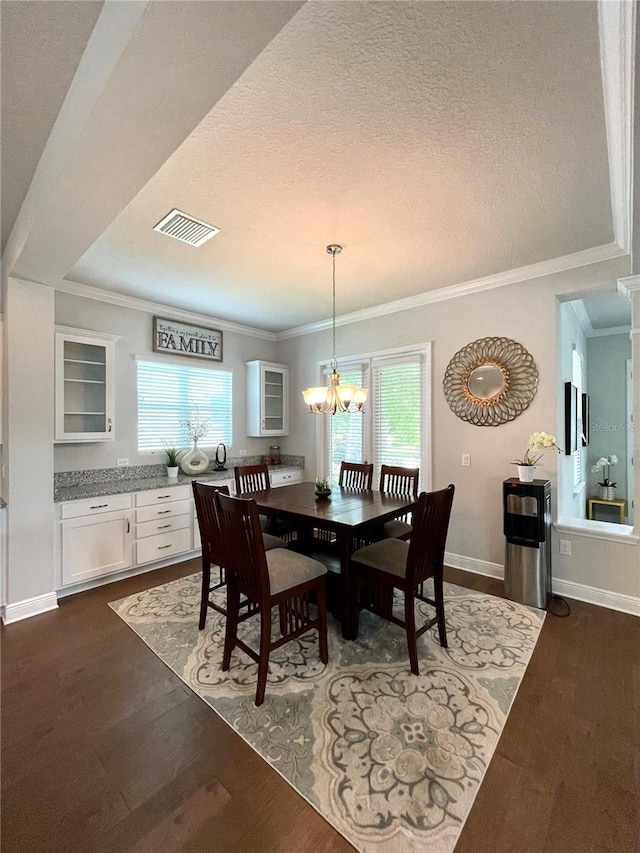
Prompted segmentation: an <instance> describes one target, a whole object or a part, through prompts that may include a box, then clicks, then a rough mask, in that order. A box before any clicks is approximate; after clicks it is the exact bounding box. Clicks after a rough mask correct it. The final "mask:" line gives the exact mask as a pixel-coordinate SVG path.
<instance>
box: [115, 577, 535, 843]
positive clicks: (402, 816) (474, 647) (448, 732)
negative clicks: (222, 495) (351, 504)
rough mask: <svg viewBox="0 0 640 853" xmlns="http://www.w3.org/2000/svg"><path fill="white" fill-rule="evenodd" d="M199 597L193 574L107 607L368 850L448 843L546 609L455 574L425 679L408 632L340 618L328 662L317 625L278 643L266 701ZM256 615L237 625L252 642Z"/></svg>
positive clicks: (421, 649) (423, 660)
mask: <svg viewBox="0 0 640 853" xmlns="http://www.w3.org/2000/svg"><path fill="white" fill-rule="evenodd" d="M199 597H200V575H198V574H194V575H191V576H189V577H185V578H182V579H180V580H176V581H172V582H171V583H167V584H164V585H162V586H158V587H155V588H154V589H149V590H146V591H144V592H140V593H138V594H136V595H132V596H129V597H128V598H124V599H122V600H120V601H116V602H113V603H112V604H111V605H110V606H111V607H112V608H113V609H114V610H115V612H116V613H117V614H118V616H120V618H121V619H123V620H124V622H126V624H127V625H128V626H129V627H130V628H131V629H132V630H133V631H135V632H136V634H138V636H139V637H140V638H141V639H142V640H144V642H145V643H146V644H147V645H148V646H149V648H150V649H151V650H152V651H153V652H155V654H156V655H158V657H159V658H160V659H161V660H162V661H164V663H166V664H167V666H169V667H170V668H171V669H172V670H173V671H174V672H175V673H176V675H178V676H179V677H180V678H181V679H182V680H183V681H184V682H185V683H186V684H187V685H188V686H189V687H190V688H191V689H192V690H193V691H194V692H195V693H196V694H197V695H198V696H200V697H201V698H202V699H203V700H204V701H205V702H206V703H207V704H209V705H210V706H211V707H212V708H213V709H214V711H216V712H217V713H218V714H219V715H220V716H221V717H222V718H223V719H224V720H225V721H226V722H227V723H228V724H229V725H230V726H232V727H233V728H234V729H235V731H237V732H238V734H240V735H241V736H242V737H243V738H244V740H245V741H247V743H249V744H250V745H251V746H252V747H253V749H255V750H256V752H257V753H258V754H259V755H261V756H262V757H263V758H264V759H265V761H268V762H269V764H270V765H271V766H272V767H273V768H274V769H275V770H277V771H278V772H279V773H280V774H281V775H282V776H283V777H284V778H285V779H286V780H287V781H288V782H289V783H290V784H291V785H292V786H293V787H294V788H295V790H296V791H298V793H300V794H301V795H302V796H303V797H304V798H305V799H306V800H307V801H308V802H309V803H310V804H311V805H312V806H314V808H316V809H317V810H318V811H319V812H320V814H321V815H323V817H325V818H326V820H328V821H329V823H330V824H331V825H332V826H334V827H335V828H336V829H337V830H338V832H340V833H342V835H344V836H345V838H347V840H348V841H350V842H351V844H353V846H354V847H356V848H357V849H358V850H359V851H362V853H373V851H375V853H417V851H421V853H424V851H429V853H451V851H452V850H453V848H454V847H455V844H456V841H457V839H458V837H459V835H460V832H461V831H462V827H463V825H464V821H465V819H466V817H467V815H468V813H469V811H470V809H471V806H472V804H473V801H474V798H475V796H476V793H477V792H478V788H479V787H480V783H481V782H482V779H483V776H484V774H485V772H486V770H487V767H488V765H489V762H490V760H491V756H492V755H493V752H494V750H495V747H496V744H497V742H498V739H499V737H500V733H501V731H502V729H503V727H504V724H505V721H506V718H507V715H508V713H509V710H510V708H511V705H512V703H513V700H514V698H515V695H516V692H517V690H518V687H519V685H520V682H521V680H522V677H523V675H524V672H525V669H526V667H527V664H528V662H529V659H530V657H531V654H532V652H533V649H534V646H535V644H536V641H537V638H538V635H539V633H540V630H541V628H542V623H543V621H544V616H545V614H544V612H543V611H540V610H535V609H534V608H530V607H525V606H523V605H520V604H516V603H514V602H512V601H505V600H504V599H501V598H496V597H495V596H489V595H484V594H482V593H479V592H474V591H470V590H467V589H463V588H462V587H458V586H453V585H452V584H445V610H446V620H447V634H448V640H449V648H448V649H442V648H441V647H440V645H439V643H438V641H437V636H436V633H435V628H434V629H433V630H432V631H428V632H427V633H426V634H424V635H423V636H422V637H421V638H420V640H419V641H418V655H419V660H420V675H419V676H414V675H412V674H411V671H410V670H409V665H408V657H407V650H406V642H405V635H404V631H403V630H402V629H400V628H398V627H396V626H394V625H391V624H389V623H387V622H384V621H382V620H380V619H378V618H377V617H376V616H373V615H372V614H369V613H363V614H362V615H361V617H360V632H359V637H358V639H357V640H356V641H355V642H349V641H346V640H343V639H342V636H341V634H340V630H339V625H338V624H337V623H336V622H335V621H334V620H332V619H331V617H330V624H329V664H328V665H327V666H323V665H322V664H321V663H320V660H319V656H318V639H317V633H316V632H315V631H312V632H310V633H309V634H307V635H305V636H303V637H301V638H299V639H298V640H294V641H292V642H291V643H288V644H286V645H284V646H282V647H281V648H279V649H277V650H276V652H274V653H272V655H271V660H270V667H269V678H268V681H267V690H266V697H265V702H264V704H263V705H262V706H261V707H260V708H256V707H255V705H254V695H255V685H256V678H257V666H256V664H255V663H253V661H251V660H250V659H249V658H248V657H247V656H246V655H244V654H243V653H242V652H241V651H239V650H238V649H236V650H235V651H234V653H233V655H232V659H231V668H230V670H229V671H228V672H226V673H225V672H222V670H221V669H220V663H221V660H222V648H223V641H224V622H225V618H224V616H222V615H220V614H218V613H217V612H215V611H211V610H210V611H209V615H208V617H207V626H206V628H205V630H203V631H198V610H199ZM423 608H425V609H426V608H428V606H427V605H423V604H419V605H418V610H419V611H421V612H422V609H423ZM425 612H426V610H425ZM274 621H275V624H277V619H275V620H274ZM258 623H259V619H250V620H248V621H247V622H245V623H243V624H242V625H241V629H244V635H243V638H244V639H245V642H248V643H250V644H252V645H253V647H254V648H257V647H258V636H259V632H258V630H257V628H258Z"/></svg>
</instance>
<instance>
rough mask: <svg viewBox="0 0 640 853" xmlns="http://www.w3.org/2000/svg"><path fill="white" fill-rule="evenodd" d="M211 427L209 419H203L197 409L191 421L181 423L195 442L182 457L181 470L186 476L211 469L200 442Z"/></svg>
mask: <svg viewBox="0 0 640 853" xmlns="http://www.w3.org/2000/svg"><path fill="white" fill-rule="evenodd" d="M210 425H211V421H210V420H209V418H202V417H201V416H200V411H199V409H198V408H197V407H196V409H195V412H194V414H193V415H192V416H191V418H190V419H189V420H184V421H181V422H180V426H182V427H184V428H185V429H186V431H187V435H188V436H189V438H190V439H191V441H192V442H193V447H192V448H191V450H187V451H186V452H185V453H183V454H182V456H181V457H180V463H179V464H180V468H182V470H183V471H184V473H185V474H201V473H202V472H203V471H206V470H207V468H208V467H209V457H208V456H207V454H206V453H205V452H204V450H200V448H199V447H198V441H199V440H200V439H201V438H204V437H205V435H206V434H207V433H208V432H209V427H210Z"/></svg>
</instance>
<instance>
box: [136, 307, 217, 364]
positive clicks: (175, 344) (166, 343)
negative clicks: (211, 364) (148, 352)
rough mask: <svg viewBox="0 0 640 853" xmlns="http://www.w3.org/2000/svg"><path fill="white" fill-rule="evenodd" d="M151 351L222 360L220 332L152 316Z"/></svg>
mask: <svg viewBox="0 0 640 853" xmlns="http://www.w3.org/2000/svg"><path fill="white" fill-rule="evenodd" d="M153 351H154V352H164V353H169V354H170V355H188V356H190V357H191V358H200V359H204V360H206V361H222V332H220V331H218V330H217V329H206V328H205V327H204V326H194V325H192V324H189V325H187V324H186V323H178V322H177V320H165V319H164V318H162V317H154V318H153Z"/></svg>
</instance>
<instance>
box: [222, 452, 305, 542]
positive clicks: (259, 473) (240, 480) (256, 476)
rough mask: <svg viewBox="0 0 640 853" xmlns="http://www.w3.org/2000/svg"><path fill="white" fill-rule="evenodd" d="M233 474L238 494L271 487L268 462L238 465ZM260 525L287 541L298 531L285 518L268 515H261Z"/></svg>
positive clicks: (261, 490) (291, 539)
mask: <svg viewBox="0 0 640 853" xmlns="http://www.w3.org/2000/svg"><path fill="white" fill-rule="evenodd" d="M233 474H234V477H235V481H236V494H237V495H244V494H247V493H248V492H263V491H265V490H266V489H270V488H271V477H270V476H269V466H268V465H267V464H266V462H260V463H258V464H257V465H236V467H235V468H234V469H233ZM260 526H261V527H262V529H263V530H264V531H266V532H267V533H270V534H271V535H272V536H279V537H280V538H281V539H284V540H285V542H287V543H289V542H292V541H293V539H294V536H295V532H296V527H295V525H294V524H291V522H290V521H286V520H285V519H283V518H267V516H265V515H261V516H260Z"/></svg>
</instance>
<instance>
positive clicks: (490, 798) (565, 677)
mask: <svg viewBox="0 0 640 853" xmlns="http://www.w3.org/2000/svg"><path fill="white" fill-rule="evenodd" d="M198 568H199V563H198V561H195V560H194V561H191V562H189V563H182V564H179V565H177V566H173V567H169V568H167V569H162V570H159V571H156V572H153V573H150V574H146V575H139V576H137V577H134V578H130V579H128V580H126V581H121V582H119V583H115V584H110V585H108V586H103V587H100V588H98V589H94V590H91V591H90V592H86V593H81V594H78V595H75V596H71V597H69V598H66V599H62V600H61V603H60V608H59V609H58V610H57V611H54V612H51V613H46V614H43V615H41V616H37V617H34V618H33V619H28V620H26V621H24V622H19V623H16V624H14V625H10V626H8V627H6V628H3V629H2V633H1V637H2V830H1V832H2V835H1V841H2V851H3V853H39V851H43V853H44V851H47V853H53V851H65V853H72V851H96V853H121V851H122V853H124V851H127V853H134V851H135V853H174V852H175V851H185V853H186V851H193V853H200V851H203V853H204V851H207V853H231V851H237V853H252V851H256V853H258V852H259V853H346V852H347V851H353V848H352V847H351V846H350V845H349V844H348V843H347V842H346V841H345V840H344V839H343V838H342V837H341V836H340V835H338V833H336V832H335V831H334V830H333V829H332V828H331V827H330V826H329V824H327V823H326V822H325V821H324V820H323V818H322V817H321V816H320V815H319V814H317V813H316V812H315V811H314V809H312V808H311V807H310V806H308V805H307V804H306V803H305V802H304V800H303V799H302V798H301V797H299V796H298V795H297V794H296V793H295V792H294V791H293V790H292V789H291V788H290V787H289V786H288V785H287V783H286V782H284V781H283V780H282V779H281V778H280V777H279V776H278V775H277V774H276V773H275V772H274V771H272V770H271V769H270V768H269V767H268V765H267V764H266V763H264V762H263V761H262V760H261V759H260V758H259V757H258V756H257V755H256V754H255V753H254V752H253V750H251V749H250V748H249V747H248V746H247V745H246V744H245V743H244V742H243V741H242V740H241V738H240V737H238V736H237V735H236V734H235V733H234V732H232V731H231V730H230V729H229V728H228V727H227V726H226V724H225V723H223V722H222V721H221V720H220V719H219V718H218V717H217V716H216V714H215V713H214V712H213V711H212V710H211V709H210V708H208V707H207V706H206V705H205V704H204V703H203V702H202V701H201V700H200V699H198V698H197V697H196V696H195V695H194V694H193V693H191V692H190V691H189V690H188V689H187V688H186V687H185V686H184V685H183V684H182V682H181V681H180V680H179V679H178V678H177V677H176V676H174V675H173V673H171V672H170V671H169V670H168V669H167V668H166V667H165V666H164V664H162V663H161V662H160V660H159V659H158V658H157V657H156V656H155V655H154V654H153V653H152V652H150V651H149V649H147V647H146V646H145V645H144V643H142V642H141V641H140V640H139V639H138V638H137V637H136V636H135V635H134V634H133V632H132V631H130V630H129V628H127V626H126V625H125V624H124V623H123V622H121V621H120V619H119V618H118V617H117V616H115V614H114V613H113V612H112V611H111V610H110V609H109V607H107V602H109V601H113V600H115V599H117V598H121V597H123V596H125V595H129V594H131V593H133V592H135V591H137V590H140V589H144V588H148V587H151V586H155V585H157V584H159V583H162V582H165V581H167V580H170V579H172V578H175V577H180V576H182V575H185V574H189V573H191V572H193V571H197V570H198ZM448 579H449V580H452V581H453V582H455V583H459V584H461V585H464V586H469V587H473V588H477V589H481V590H484V591H486V592H490V593H494V594H498V595H499V594H501V584H500V583H498V582H496V581H492V580H489V579H487V578H481V577H478V576H475V575H469V574H465V573H463V572H457V571H454V570H451V571H449V572H448ZM571 607H572V613H571V616H570V617H569V618H567V619H559V618H556V617H554V616H552V615H549V616H548V617H547V619H546V622H545V626H544V628H543V631H542V634H541V637H540V640H539V642H538V645H537V647H536V650H535V653H534V655H533V659H532V661H531V663H530V665H529V668H528V670H527V673H526V675H525V678H524V681H523V683H522V685H521V687H520V691H519V693H518V696H517V698H516V701H515V704H514V707H513V709H512V711H511V714H510V716H509V719H508V721H507V724H506V727H505V729H504V732H503V735H502V737H501V739H500V742H499V744H498V748H497V750H496V753H495V755H494V758H493V760H492V762H491V765H490V767H489V770H488V772H487V775H486V777H485V780H484V782H483V784H482V786H481V788H480V791H479V793H478V796H477V798H476V801H475V804H474V806H473V809H472V811H471V814H470V816H469V818H468V820H467V822H466V825H465V827H464V829H463V832H462V835H461V837H460V840H459V842H458V845H457V847H456V853H574V851H575V853H609V851H611V853H614V851H615V853H640V825H639V817H638V815H639V811H640V619H638V618H635V617H633V616H627V615H624V614H621V613H617V612H615V611H611V610H606V609H604V608H598V607H593V606H591V605H587V604H581V603H579V602H571ZM398 630H400V629H398ZM398 853H401V851H398Z"/></svg>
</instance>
